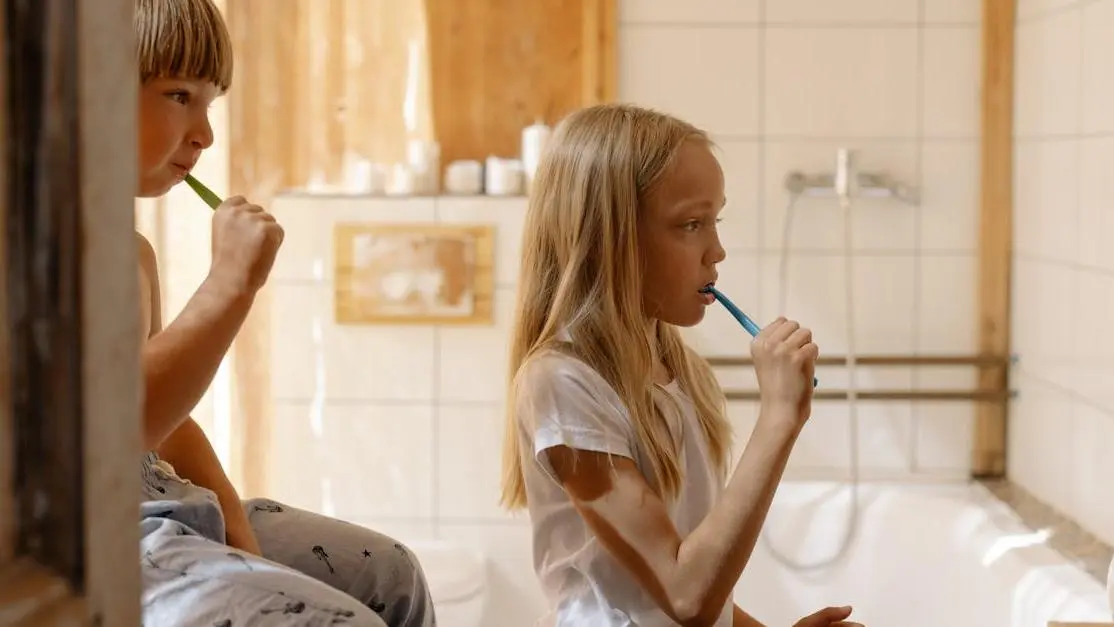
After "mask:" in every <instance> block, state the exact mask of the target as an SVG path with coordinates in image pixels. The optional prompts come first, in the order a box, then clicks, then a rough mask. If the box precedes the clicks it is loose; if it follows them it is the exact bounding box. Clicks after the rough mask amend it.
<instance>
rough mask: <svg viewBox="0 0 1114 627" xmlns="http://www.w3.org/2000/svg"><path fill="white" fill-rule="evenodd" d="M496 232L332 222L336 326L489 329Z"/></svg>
mask: <svg viewBox="0 0 1114 627" xmlns="http://www.w3.org/2000/svg"><path fill="white" fill-rule="evenodd" d="M494 243H495V228H494V227H493V226H492V225H478V224H460V225H456V224H453V225H446V224H432V223H381V224H379V223H374V224H353V223H349V224H338V225H337V226H336V230H335V233H334V251H335V264H336V267H335V272H334V277H335V278H334V290H335V294H334V299H335V315H336V321H337V322H338V323H340V324H438V325H477V324H491V323H492V322H493V318H492V306H493V299H494V291H495V277H494V272H493V270H494V259H495V252H494Z"/></svg>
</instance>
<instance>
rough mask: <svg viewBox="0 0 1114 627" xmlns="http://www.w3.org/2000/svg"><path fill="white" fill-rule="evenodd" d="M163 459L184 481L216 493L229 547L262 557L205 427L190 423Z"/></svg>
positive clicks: (166, 445)
mask: <svg viewBox="0 0 1114 627" xmlns="http://www.w3.org/2000/svg"><path fill="white" fill-rule="evenodd" d="M158 454H159V457H160V458H162V459H165V460H166V461H167V462H169V463H170V465H171V466H174V471H175V472H177V473H178V475H179V476H181V477H182V478H183V479H188V480H189V481H192V482H193V483H196V484H197V485H199V486H201V487H203V488H208V489H210V490H212V491H213V492H214V493H215V494H216V495H217V499H218V500H219V501H220V508H221V512H223V513H224V527H225V541H226V542H227V544H228V545H229V546H233V547H236V548H238V549H242V550H244V551H247V552H249V553H253V554H255V555H260V554H261V552H260V549H259V542H258V541H257V540H256V538H255V533H254V532H253V531H252V528H251V522H250V521H249V520H248V517H247V514H246V513H245V512H244V507H243V505H242V504H241V501H240V495H239V493H237V492H236V488H235V487H234V486H233V485H232V482H231V481H229V479H228V475H226V474H225V472H224V468H223V467H222V466H221V464H220V459H218V458H217V453H216V451H214V450H213V445H212V444H211V443H210V442H209V438H208V437H206V435H205V431H204V430H203V429H202V428H201V425H199V424H197V422H196V421H194V420H193V418H189V419H187V420H186V421H185V422H184V423H182V426H180V427H178V429H177V430H175V431H174V433H172V434H170V437H168V438H166V440H165V441H164V442H163V443H162V446H160V447H159V449H158Z"/></svg>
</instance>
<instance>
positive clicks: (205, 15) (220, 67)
mask: <svg viewBox="0 0 1114 627" xmlns="http://www.w3.org/2000/svg"><path fill="white" fill-rule="evenodd" d="M135 35H136V57H137V59H138V61H139V81H140V84H141V85H142V84H145V83H148V82H150V81H151V80H153V79H157V78H180V79H192V80H205V81H210V82H212V83H213V84H214V85H216V86H217V87H218V88H220V90H221V92H225V91H228V88H229V87H231V86H232V38H231V36H229V34H228V27H227V26H226V25H225V23H224V17H222V16H221V13H220V9H218V8H217V6H216V5H215V4H213V2H212V0H136V2H135Z"/></svg>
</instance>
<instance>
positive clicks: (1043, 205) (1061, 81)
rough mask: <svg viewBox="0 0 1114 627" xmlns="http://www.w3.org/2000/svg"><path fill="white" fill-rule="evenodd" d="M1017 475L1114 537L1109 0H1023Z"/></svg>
mask: <svg viewBox="0 0 1114 627" xmlns="http://www.w3.org/2000/svg"><path fill="white" fill-rule="evenodd" d="M1019 9H1020V11H1021V16H1022V19H1021V21H1020V23H1019V25H1018V33H1017V34H1018V38H1017V59H1018V66H1017V81H1018V83H1017V90H1016V92H1017V93H1016V102H1017V108H1018V118H1017V127H1016V132H1017V135H1018V137H1019V140H1018V144H1017V148H1016V154H1015V156H1016V164H1017V172H1016V177H1015V181H1016V182H1015V190H1014V191H1015V196H1014V197H1015V203H1016V211H1017V214H1016V218H1015V220H1016V222H1015V225H1014V238H1015V256H1014V277H1013V337H1014V346H1015V352H1016V353H1017V354H1018V355H1019V356H1020V359H1021V361H1020V364H1019V367H1018V369H1017V374H1016V380H1015V382H1014V387H1015V388H1016V389H1017V390H1018V393H1019V395H1018V398H1017V399H1016V400H1015V401H1014V402H1013V404H1012V408H1011V419H1010V429H1009V434H1010V442H1009V472H1010V475H1011V476H1012V477H1013V478H1014V479H1015V480H1016V481H1018V482H1019V483H1021V484H1022V485H1023V486H1025V487H1026V488H1028V489H1029V490H1030V491H1032V492H1033V493H1034V494H1035V495H1036V496H1037V497H1038V498H1040V499H1042V500H1044V501H1046V502H1048V503H1049V504H1051V505H1053V506H1055V507H1057V508H1059V509H1060V510H1062V511H1063V512H1065V513H1066V514H1067V515H1069V516H1071V517H1072V518H1075V519H1076V520H1078V521H1079V522H1080V523H1081V524H1082V525H1083V526H1084V527H1087V528H1088V529H1089V530H1091V531H1093V532H1094V533H1096V534H1097V535H1098V536H1099V537H1101V538H1103V539H1104V540H1105V541H1107V542H1114V500H1112V499H1111V498H1110V495H1111V493H1110V487H1109V486H1110V477H1111V476H1112V473H1114V467H1112V466H1111V464H1112V462H1111V459H1112V457H1111V456H1110V455H1109V449H1110V446H1111V443H1114V386H1111V384H1110V382H1111V380H1114V368H1112V367H1111V365H1110V355H1111V354H1112V351H1114V340H1111V339H1110V334H1109V333H1107V332H1106V328H1107V327H1108V326H1109V324H1110V319H1111V314H1112V313H1114V309H1112V308H1114V252H1111V251H1112V249H1114V247H1112V246H1111V244H1110V242H1111V239H1112V238H1114V218H1112V217H1111V216H1114V183H1112V182H1111V181H1112V180H1114V176H1112V175H1114V171H1112V170H1111V168H1112V167H1114V166H1112V165H1111V164H1114V107H1112V106H1111V105H1112V104H1114V56H1112V54H1111V53H1112V48H1111V47H1112V46H1114V43H1112V42H1114V39H1112V38H1111V33H1112V32H1114V0H1028V1H1025V0H1023V1H1022V2H1021V4H1020V6H1019Z"/></svg>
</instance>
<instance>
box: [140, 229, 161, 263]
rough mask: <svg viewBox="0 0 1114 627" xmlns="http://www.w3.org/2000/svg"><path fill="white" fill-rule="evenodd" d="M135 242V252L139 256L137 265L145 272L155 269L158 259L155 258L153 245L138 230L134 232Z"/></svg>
mask: <svg viewBox="0 0 1114 627" xmlns="http://www.w3.org/2000/svg"><path fill="white" fill-rule="evenodd" d="M135 243H136V245H137V247H138V250H137V251H136V252H137V254H138V257H139V267H141V268H143V270H144V271H146V272H152V271H156V270H157V269H158V261H157V260H156V259H155V247H154V246H152V245H151V242H149V241H147V238H146V237H144V236H143V234H142V233H140V232H139V231H136V232H135Z"/></svg>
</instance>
